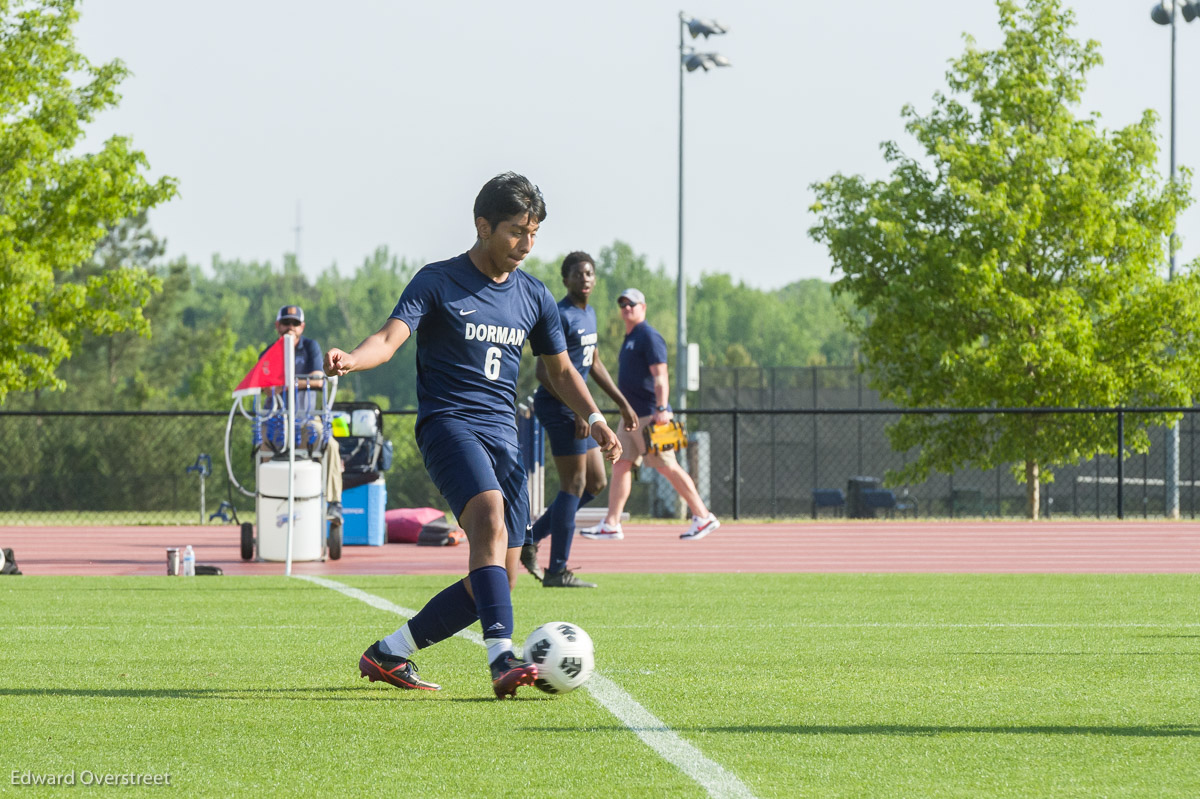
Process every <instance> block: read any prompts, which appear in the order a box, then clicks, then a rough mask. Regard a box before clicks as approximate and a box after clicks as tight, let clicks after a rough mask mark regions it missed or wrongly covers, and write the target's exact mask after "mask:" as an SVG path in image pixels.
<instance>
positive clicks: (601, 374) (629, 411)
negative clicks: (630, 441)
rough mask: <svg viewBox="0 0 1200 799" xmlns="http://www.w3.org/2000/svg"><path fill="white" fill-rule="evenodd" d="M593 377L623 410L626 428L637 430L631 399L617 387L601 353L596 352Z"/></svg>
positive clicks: (593, 362)
mask: <svg viewBox="0 0 1200 799" xmlns="http://www.w3.org/2000/svg"><path fill="white" fill-rule="evenodd" d="M591 375H592V379H593V380H595V381H596V385H598V386H600V388H601V390H603V391H604V393H605V394H607V395H608V396H610V397H612V400H613V402H615V403H617V408H619V409H620V411H621V421H622V422H624V423H625V429H626V430H629V431H631V432H632V431H634V430H637V427H638V418H637V414H636V413H634V411H633V406H632V405H630V404H629V400H627V399H625V395H624V394H622V393H621V389H619V388H617V384H616V383H615V382H614V381H613V379H612V376H611V375H610V374H609V373H608V369H607V368H605V366H604V364H603V362H601V360H600V353H598V352H597V353H595V355H594V356H593V359H592V371H591Z"/></svg>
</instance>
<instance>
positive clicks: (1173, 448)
mask: <svg viewBox="0 0 1200 799" xmlns="http://www.w3.org/2000/svg"><path fill="white" fill-rule="evenodd" d="M1178 16H1182V17H1183V21H1184V22H1191V21H1192V20H1194V19H1195V18H1196V17H1198V16H1200V0H1159V3H1158V5H1156V6H1154V8H1152V9H1150V19H1152V20H1154V21H1155V22H1156V23H1158V24H1159V25H1169V26H1170V27H1171V178H1170V180H1171V183H1174V182H1175V28H1176V27H1178V25H1177V24H1176V22H1175V18H1176V17H1178ZM1167 252H1168V253H1169V254H1170V260H1169V265H1168V267H1167V279H1168V280H1173V279H1174V278H1175V225H1174V224H1172V225H1171V235H1170V238H1169V239H1168V240H1167ZM1166 467H1167V475H1166V480H1165V481H1164V488H1165V489H1166V490H1165V491H1164V496H1163V505H1164V508H1163V509H1164V511H1165V514H1164V515H1166V517H1167V518H1169V519H1178V518H1179V423H1178V422H1174V423H1172V424H1171V426H1170V427H1169V428H1167V463H1166ZM1118 515H1120V514H1118Z"/></svg>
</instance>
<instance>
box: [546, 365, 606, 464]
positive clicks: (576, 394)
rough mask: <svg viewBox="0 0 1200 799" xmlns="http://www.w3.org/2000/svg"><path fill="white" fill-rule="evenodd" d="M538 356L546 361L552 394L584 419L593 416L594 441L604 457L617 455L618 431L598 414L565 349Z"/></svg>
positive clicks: (598, 411)
mask: <svg viewBox="0 0 1200 799" xmlns="http://www.w3.org/2000/svg"><path fill="white" fill-rule="evenodd" d="M540 360H541V361H542V363H544V364H545V365H546V374H547V377H548V378H549V384H548V386H550V387H552V388H551V390H552V391H553V392H554V394H555V396H557V397H558V398H559V399H561V400H562V401H563V402H564V403H566V405H567V407H568V408H570V409H571V410H573V411H575V413H576V414H578V415H579V416H582V417H584V418H587V419H592V418H595V421H593V422H592V424H591V425H590V427H591V431H592V438H594V439H596V443H597V444H599V445H600V449H601V450H602V451H603V452H604V457H606V458H608V459H609V460H610V461H615V460H617V459H618V458H620V457H621V444H620V442H619V441H617V434H616V433H614V432H613V431H612V430H611V429H610V428H609V426H608V423H607V422H605V421H604V417H603V416H601V415H600V409H599V408H597V407H596V403H595V402H594V401H593V400H592V395H591V393H590V392H589V391H588V389H587V386H586V385H584V382H583V379H582V378H580V376H579V372H576V371H575V368H574V367H573V366H571V359H570V358H568V357H567V353H565V352H559V353H555V354H554V355H543V356H541V358H540Z"/></svg>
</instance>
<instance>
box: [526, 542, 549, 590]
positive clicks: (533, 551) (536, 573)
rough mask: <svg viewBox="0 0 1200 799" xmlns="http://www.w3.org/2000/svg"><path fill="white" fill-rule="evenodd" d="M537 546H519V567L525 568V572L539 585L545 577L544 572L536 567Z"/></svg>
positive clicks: (534, 544) (533, 544)
mask: <svg viewBox="0 0 1200 799" xmlns="http://www.w3.org/2000/svg"><path fill="white" fill-rule="evenodd" d="M537 558H538V545H537V543H536V542H535V543H531V544H522V545H521V565H522V566H524V567H525V571H527V572H529V573H530V574H532V575H533V577H534V579H535V580H537V581H538V582H539V583H540V582H542V580H544V579H545V577H546V571H545V570H544V569H543V568H542V567H541V566H539V565H538V559H537Z"/></svg>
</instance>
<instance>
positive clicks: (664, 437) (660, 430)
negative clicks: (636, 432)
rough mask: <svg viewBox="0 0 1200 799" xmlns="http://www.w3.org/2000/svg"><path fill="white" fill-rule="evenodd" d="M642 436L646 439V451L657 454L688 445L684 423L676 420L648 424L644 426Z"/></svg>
mask: <svg viewBox="0 0 1200 799" xmlns="http://www.w3.org/2000/svg"><path fill="white" fill-rule="evenodd" d="M642 436H643V437H644V438H645V439H646V451H647V452H653V453H654V454H655V455H657V454H658V453H660V452H671V451H672V450H680V449H683V448H684V447H686V446H687V445H688V439H687V431H686V430H684V429H683V423H682V422H677V421H674V420H672V421H670V422H667V423H666V424H648V425H646V426H645V427H644V428H642Z"/></svg>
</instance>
